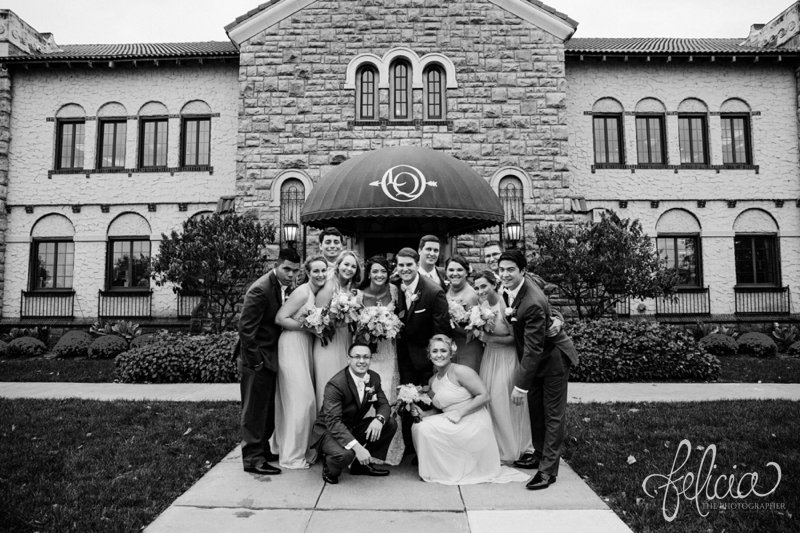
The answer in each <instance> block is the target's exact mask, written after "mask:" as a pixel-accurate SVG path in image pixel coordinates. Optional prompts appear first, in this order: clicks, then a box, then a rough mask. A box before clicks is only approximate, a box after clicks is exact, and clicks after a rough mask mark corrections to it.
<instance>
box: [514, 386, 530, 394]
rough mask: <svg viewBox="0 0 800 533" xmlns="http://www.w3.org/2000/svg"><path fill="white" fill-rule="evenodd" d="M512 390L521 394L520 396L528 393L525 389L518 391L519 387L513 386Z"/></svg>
mask: <svg viewBox="0 0 800 533" xmlns="http://www.w3.org/2000/svg"><path fill="white" fill-rule="evenodd" d="M514 390H515V391H519V392H521V393H522V394H528V391H526V390H525V389H520V388H519V387H517V386H516V385H515V386H514Z"/></svg>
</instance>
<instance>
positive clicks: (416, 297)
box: [408, 291, 419, 305]
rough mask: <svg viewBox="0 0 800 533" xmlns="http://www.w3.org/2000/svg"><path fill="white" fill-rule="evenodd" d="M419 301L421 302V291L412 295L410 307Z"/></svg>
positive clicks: (409, 302)
mask: <svg viewBox="0 0 800 533" xmlns="http://www.w3.org/2000/svg"><path fill="white" fill-rule="evenodd" d="M417 300H419V291H417V292H415V293H414V294H412V295H411V297H410V298H409V299H408V305H411V304H413V303H414V302H416V301H417Z"/></svg>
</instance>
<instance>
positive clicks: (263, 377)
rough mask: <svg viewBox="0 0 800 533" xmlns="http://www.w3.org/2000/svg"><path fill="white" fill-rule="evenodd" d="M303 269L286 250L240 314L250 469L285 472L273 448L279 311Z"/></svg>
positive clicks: (297, 258) (244, 454)
mask: <svg viewBox="0 0 800 533" xmlns="http://www.w3.org/2000/svg"><path fill="white" fill-rule="evenodd" d="M298 270H300V256H299V255H298V254H297V252H296V251H294V250H292V249H289V248H284V249H282V250H281V251H280V252H279V253H278V261H277V262H276V263H275V268H274V269H272V270H270V271H269V272H268V273H266V274H264V275H263V276H261V277H260V278H258V279H257V280H256V281H255V282H254V283H253V284H252V285H250V288H249V289H247V293H246V294H245V296H244V305H243V306H242V314H241V316H240V318H239V342H238V343H236V348H235V352H236V354H237V357H238V362H239V375H240V376H241V382H240V390H241V394H242V417H241V426H242V462H243V463H244V470H245V472H250V473H253V474H267V475H269V474H280V473H281V471H280V469H279V468H277V467H274V466H272V465H270V464H268V463H267V461H275V460H276V459H277V457H275V456H274V455H273V454H272V452H271V451H270V449H269V438H270V437H271V436H272V432H273V431H274V430H275V378H276V377H277V373H278V337H279V336H280V334H281V328H280V327H279V326H278V325H276V324H275V315H276V314H277V313H278V309H279V308H280V306H281V305H283V301H284V300H285V295H286V292H287V290H288V287H289V286H290V285H291V284H292V280H294V277H295V275H296V274H297V272H298Z"/></svg>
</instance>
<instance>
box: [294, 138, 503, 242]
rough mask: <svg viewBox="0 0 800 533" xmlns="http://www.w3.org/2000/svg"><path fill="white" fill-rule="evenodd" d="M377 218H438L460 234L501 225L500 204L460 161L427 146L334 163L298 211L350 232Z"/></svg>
mask: <svg viewBox="0 0 800 533" xmlns="http://www.w3.org/2000/svg"><path fill="white" fill-rule="evenodd" d="M376 219H383V220H390V219H403V220H406V221H408V220H419V221H431V219H436V220H437V221H440V222H442V223H443V224H444V227H445V228H446V231H447V233H448V234H449V235H459V234H463V233H470V232H473V231H477V230H480V229H484V228H488V227H492V226H497V225H499V224H502V223H503V206H502V205H501V203H500V199H499V198H498V197H497V194H496V193H495V192H494V191H493V190H492V188H491V187H490V186H489V184H488V183H487V181H486V180H485V179H484V178H483V177H482V176H481V175H480V174H478V173H477V172H476V171H475V170H473V169H472V168H471V167H470V166H469V165H467V164H466V163H464V162H463V161H460V160H458V159H456V158H454V157H452V156H450V155H448V154H446V153H444V152H440V151H436V150H431V149H428V148H422V147H418V146H398V147H391V148H383V149H381V150H375V151H373V152H369V153H366V154H362V155H359V156H356V157H353V158H352V159H349V160H347V161H345V162H344V163H342V164H341V165H339V166H337V167H335V168H334V169H333V170H331V171H330V172H329V173H328V174H327V175H325V176H323V177H322V179H320V181H319V183H318V184H317V185H316V186H315V187H314V189H313V190H312V191H311V193H310V194H309V195H308V198H306V201H305V205H304V207H303V212H302V214H301V215H300V220H301V222H302V223H303V224H308V225H310V226H314V227H317V228H323V227H326V226H336V227H339V228H340V229H342V230H345V231H350V232H353V231H356V230H357V228H358V226H359V223H360V222H371V221H375V220H376Z"/></svg>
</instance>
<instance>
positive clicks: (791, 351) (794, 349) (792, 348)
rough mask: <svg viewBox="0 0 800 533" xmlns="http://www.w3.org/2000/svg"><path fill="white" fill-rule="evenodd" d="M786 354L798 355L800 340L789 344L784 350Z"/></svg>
mask: <svg viewBox="0 0 800 533" xmlns="http://www.w3.org/2000/svg"><path fill="white" fill-rule="evenodd" d="M786 355H789V356H791V357H800V341H797V342H795V343H793V344H792V345H791V346H789V348H788V349H787V350H786Z"/></svg>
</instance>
